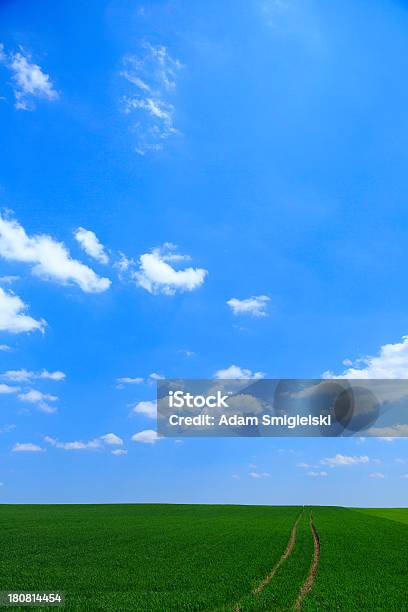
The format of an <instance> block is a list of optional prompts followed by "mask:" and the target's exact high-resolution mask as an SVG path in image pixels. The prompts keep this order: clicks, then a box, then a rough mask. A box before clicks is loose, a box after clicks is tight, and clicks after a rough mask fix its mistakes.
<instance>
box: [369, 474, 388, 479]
mask: <svg viewBox="0 0 408 612" xmlns="http://www.w3.org/2000/svg"><path fill="white" fill-rule="evenodd" d="M368 476H369V478H380V479H382V478H385V474H383V472H371V474H369V475H368Z"/></svg>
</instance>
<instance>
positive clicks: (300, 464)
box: [296, 462, 313, 469]
mask: <svg viewBox="0 0 408 612" xmlns="http://www.w3.org/2000/svg"><path fill="white" fill-rule="evenodd" d="M296 467H298V468H304V469H307V468H311V467H313V466H312V465H309V464H308V463H303V462H302V463H297V464H296Z"/></svg>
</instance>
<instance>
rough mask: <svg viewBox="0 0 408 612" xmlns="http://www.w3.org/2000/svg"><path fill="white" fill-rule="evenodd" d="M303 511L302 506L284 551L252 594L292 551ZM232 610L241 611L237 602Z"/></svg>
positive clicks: (259, 590)
mask: <svg viewBox="0 0 408 612" xmlns="http://www.w3.org/2000/svg"><path fill="white" fill-rule="evenodd" d="M303 512H304V508H303V509H302V511H301V513H300V514H299V516H298V517H297V519H296V521H295V522H294V524H293V527H292V530H291V532H290V537H289V541H288V543H287V545H286V548H285V550H284V552H283V553H282V555H281V557H280V558H279V559H278V561H277V562H276V563H275V565H274V566H273V568H272V569H271V571H270V572H269V574H267V576H265V578H264V579H263V580H262V581H261V582H260V583H259V584H258V586H257V587H256V588H255V589H254V590H253V591H252V595H258V594H259V593H262V591H263V590H264V588H265V587H266V586H267V585H268V584H269V583H270V581H271V580H272V578H273V577H274V575H275V574H276V572H277V571H278V569H279V568H280V566H281V565H282V563H284V562H285V561H286V559H287V558H288V557H289V555H290V554H291V552H292V550H293V548H294V546H295V544H296V534H297V528H298V525H299V521H300V519H301V518H302V516H303ZM234 612H241V606H240V604H237V605H236V606H235V608H234Z"/></svg>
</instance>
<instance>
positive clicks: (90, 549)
mask: <svg viewBox="0 0 408 612" xmlns="http://www.w3.org/2000/svg"><path fill="white" fill-rule="evenodd" d="M299 512H300V509H299V508H296V507H286V508H284V507H275V508H269V507H255V506H252V507H250V506H172V505H169V506H164V505H163V506H161V505H111V506H104V505H99V506H0V550H1V551H2V554H1V555H0V590H7V589H13V590H18V589H21V590H25V591H31V590H43V591H54V590H63V591H64V592H65V596H66V600H67V605H66V606H65V609H66V610H81V612H82V611H85V610H115V611H118V610H121V611H122V610H123V611H128V610H129V611H130V610H143V611H144V610H146V611H155V612H158V611H160V612H163V611H165V610H168V611H169V612H170V611H171V612H173V611H176V610H207V609H216V608H222V607H223V606H225V605H227V604H228V603H229V602H232V601H235V600H236V598H237V597H238V598H240V597H241V596H244V595H245V594H247V593H249V592H250V590H251V588H252V585H253V584H254V583H256V582H257V580H260V579H261V578H262V577H263V576H264V575H265V574H266V573H267V572H268V571H269V569H270V567H271V564H272V565H273V564H274V563H275V561H276V560H277V559H278V558H279V557H280V555H281V552H282V550H283V549H284V547H285V546H286V542H287V540H288V538H289V534H290V530H291V528H292V523H293V522H294V521H295V519H296V516H297V515H298V514H299ZM37 609H38V608H37Z"/></svg>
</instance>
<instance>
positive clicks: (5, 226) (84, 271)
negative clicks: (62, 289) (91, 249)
mask: <svg viewBox="0 0 408 612" xmlns="http://www.w3.org/2000/svg"><path fill="white" fill-rule="evenodd" d="M0 256H2V257H3V258H4V259H7V260H9V261H18V262H23V263H27V264H31V265H32V272H33V274H35V275H37V276H39V277H41V278H45V279H51V280H54V281H57V282H59V283H62V284H67V283H69V282H72V283H75V284H77V285H78V286H79V287H80V288H81V289H82V291H84V292H86V293H100V292H102V291H106V290H107V289H108V288H109V287H110V284H111V281H110V280H109V279H108V278H103V277H100V276H98V275H97V274H96V273H95V272H94V271H93V270H92V269H91V268H89V267H88V266H86V265H85V264H83V263H81V262H80V261H77V260H76V259H72V257H71V255H70V253H69V251H68V250H67V248H66V247H65V245H64V244H63V243H62V242H57V241H56V240H54V239H53V238H52V237H51V236H48V235H46V234H36V235H33V236H28V235H27V234H26V232H25V230H24V228H23V227H22V226H21V225H20V224H19V223H18V222H17V221H15V220H9V219H5V218H4V217H2V216H1V215H0ZM20 309H21V308H20Z"/></svg>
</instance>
